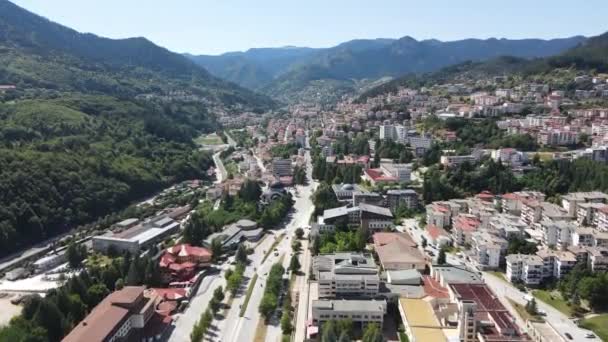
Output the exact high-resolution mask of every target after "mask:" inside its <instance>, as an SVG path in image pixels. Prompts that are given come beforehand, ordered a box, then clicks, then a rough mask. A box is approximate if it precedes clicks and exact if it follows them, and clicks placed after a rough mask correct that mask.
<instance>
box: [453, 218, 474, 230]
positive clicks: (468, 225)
mask: <svg viewBox="0 0 608 342" xmlns="http://www.w3.org/2000/svg"><path fill="white" fill-rule="evenodd" d="M480 224H481V222H480V221H479V220H478V219H477V218H474V217H471V216H465V215H458V216H456V218H455V219H454V228H455V229H460V230H463V231H469V232H470V231H475V230H477V227H479V225H480Z"/></svg>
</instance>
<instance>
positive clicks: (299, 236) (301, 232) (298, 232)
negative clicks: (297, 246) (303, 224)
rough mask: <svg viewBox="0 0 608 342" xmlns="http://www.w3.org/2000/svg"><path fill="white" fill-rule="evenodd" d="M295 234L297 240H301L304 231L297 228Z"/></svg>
mask: <svg viewBox="0 0 608 342" xmlns="http://www.w3.org/2000/svg"><path fill="white" fill-rule="evenodd" d="M295 234H296V238H297V239H302V238H303V237H304V229H302V228H297V229H296V233H295Z"/></svg>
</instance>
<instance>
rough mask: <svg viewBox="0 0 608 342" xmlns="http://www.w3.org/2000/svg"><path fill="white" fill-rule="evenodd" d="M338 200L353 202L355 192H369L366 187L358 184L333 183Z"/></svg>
mask: <svg viewBox="0 0 608 342" xmlns="http://www.w3.org/2000/svg"><path fill="white" fill-rule="evenodd" d="M331 188H332V190H333V191H334V194H335V195H336V198H337V199H338V202H351V201H352V200H353V193H355V192H360V193H365V192H368V191H367V190H366V189H364V188H362V187H360V186H358V185H357V184H333V185H332V186H331Z"/></svg>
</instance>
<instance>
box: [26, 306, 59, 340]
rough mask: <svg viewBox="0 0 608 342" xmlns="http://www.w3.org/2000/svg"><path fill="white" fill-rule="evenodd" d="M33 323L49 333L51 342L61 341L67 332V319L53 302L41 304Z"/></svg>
mask: <svg viewBox="0 0 608 342" xmlns="http://www.w3.org/2000/svg"><path fill="white" fill-rule="evenodd" d="M33 321H34V322H35V323H36V324H38V325H39V326H41V327H42V328H44V329H45V330H46V331H47V333H48V337H49V339H50V340H51V341H60V340H61V338H62V337H63V335H64V332H65V330H66V326H65V317H64V316H63V314H62V313H61V311H59V309H58V308H57V306H56V305H55V304H54V303H53V302H51V301H46V300H43V301H41V302H40V305H39V306H38V310H37V311H36V314H35V315H34V318H33Z"/></svg>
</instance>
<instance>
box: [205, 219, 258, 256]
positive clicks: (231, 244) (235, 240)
mask: <svg viewBox="0 0 608 342" xmlns="http://www.w3.org/2000/svg"><path fill="white" fill-rule="evenodd" d="M262 235H264V229H263V228H261V227H258V225H257V223H255V222H254V221H251V220H247V219H242V220H239V221H237V222H236V223H233V224H231V225H229V226H228V227H224V229H223V230H222V231H221V232H217V233H213V234H211V235H209V236H208V237H207V239H205V241H203V245H204V246H205V247H207V248H210V247H211V243H212V242H213V240H215V239H216V238H219V239H220V240H221V241H222V247H223V248H224V249H234V248H237V246H238V245H239V244H240V243H241V242H242V241H243V240H247V241H258V240H259V239H260V238H261V237H262Z"/></svg>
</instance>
